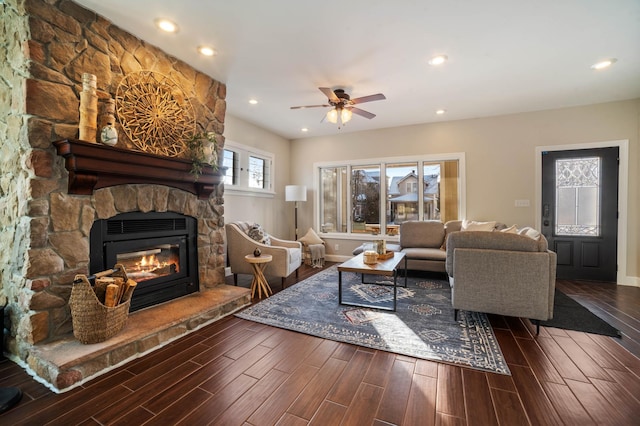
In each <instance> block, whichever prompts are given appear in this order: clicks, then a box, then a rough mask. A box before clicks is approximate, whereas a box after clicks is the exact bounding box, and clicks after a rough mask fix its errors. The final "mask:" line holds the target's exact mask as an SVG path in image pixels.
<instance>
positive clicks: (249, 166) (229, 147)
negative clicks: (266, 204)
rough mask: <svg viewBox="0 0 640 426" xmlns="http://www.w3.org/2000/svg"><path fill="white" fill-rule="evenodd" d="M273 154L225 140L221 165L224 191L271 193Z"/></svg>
mask: <svg viewBox="0 0 640 426" xmlns="http://www.w3.org/2000/svg"><path fill="white" fill-rule="evenodd" d="M273 162H274V156H273V154H271V153H269V152H266V151H261V150H258V149H256V148H253V147H249V146H244V145H240V144H237V143H234V142H230V141H227V142H226V143H225V147H224V152H223V159H222V166H223V167H226V170H225V176H224V183H225V190H226V191H231V192H233V191H246V192H249V191H250V192H254V193H256V192H257V193H268V194H273Z"/></svg>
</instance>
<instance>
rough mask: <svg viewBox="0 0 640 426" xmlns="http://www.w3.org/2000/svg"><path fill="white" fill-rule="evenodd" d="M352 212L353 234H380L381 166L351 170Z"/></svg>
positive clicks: (360, 167)
mask: <svg viewBox="0 0 640 426" xmlns="http://www.w3.org/2000/svg"><path fill="white" fill-rule="evenodd" d="M351 212H352V213H351V221H352V223H351V231H352V232H355V233H365V232H366V233H379V232H380V216H381V215H380V166H378V165H374V166H357V167H353V168H352V169H351ZM376 230H377V232H376Z"/></svg>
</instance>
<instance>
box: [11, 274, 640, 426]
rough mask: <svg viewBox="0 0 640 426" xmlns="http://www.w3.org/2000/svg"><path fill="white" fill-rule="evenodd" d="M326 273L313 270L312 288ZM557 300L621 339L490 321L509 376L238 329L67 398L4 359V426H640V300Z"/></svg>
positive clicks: (261, 329)
mask: <svg viewBox="0 0 640 426" xmlns="http://www.w3.org/2000/svg"><path fill="white" fill-rule="evenodd" d="M328 266H330V265H327V267H328ZM318 271H319V270H318V269H312V268H310V267H305V266H303V267H302V268H301V270H300V279H304V278H306V277H308V276H311V275H313V274H314V273H316V272H318ZM249 279H250V277H248V276H246V277H245V276H241V280H240V285H244V286H248V283H249ZM231 282H232V280H231V277H229V283H231ZM294 282H295V277H290V278H289V279H288V280H287V282H286V285H292V284H293V283H294ZM271 286H272V288H273V290H274V291H278V290H280V280H279V279H275V280H273V281H272V282H271ZM558 288H560V289H561V290H563V291H565V292H566V293H568V294H570V295H571V296H573V297H575V298H576V299H577V300H579V301H580V302H581V303H583V304H585V305H587V306H588V307H589V308H590V309H592V310H593V311H594V312H596V313H598V315H601V316H602V317H603V318H605V319H606V320H607V321H609V322H610V323H611V324H612V325H614V326H616V327H618V329H620V330H621V331H622V333H623V337H622V339H614V338H610V337H603V336H598V335H592V334H586V333H579V332H573V331H565V330H559V329H553V328H544V327H543V328H542V329H541V331H540V335H539V336H537V337H536V336H535V335H534V334H535V328H534V327H533V326H532V325H531V324H530V323H529V322H528V321H526V320H522V319H519V318H509V317H501V316H491V322H492V325H493V326H494V330H495V332H496V335H497V337H498V339H499V343H500V346H501V348H502V350H503V353H504V355H505V357H506V359H507V361H508V364H509V368H510V369H511V372H512V376H504V375H498V374H492V373H485V372H481V371H477V370H472V369H469V368H463V367H457V366H453V365H448V364H441V363H436V362H431V361H425V360H419V359H415V358H411V357H407V356H401V355H394V354H390V353H387V352H382V351H376V350H371V349H367V348H361V347H358V346H353V345H349V344H343V343H337V342H333V341H330V340H324V339H320V338H317V337H312V336H307V335H304V334H300V333H296V332H291V331H287V330H281V329H278V328H273V327H268V326H264V325H260V324H256V323H253V322H250V321H245V320H241V319H238V318H235V317H227V318H225V319H223V320H220V321H218V322H216V323H214V324H211V325H209V326H207V327H205V328H202V329H200V330H198V331H197V332H195V333H193V334H191V335H189V336H186V337H183V338H181V339H179V340H176V341H174V342H173V343H171V344H170V345H168V346H165V347H164V348H162V349H160V350H158V351H156V352H153V353H151V354H149V355H147V356H145V357H143V358H140V359H137V360H135V361H133V362H130V363H128V364H127V365H124V366H122V367H120V368H118V369H116V370H114V371H112V372H111V373H109V374H106V375H104V376H102V377H99V378H97V379H95V380H93V381H91V382H88V383H86V384H84V385H83V386H81V387H79V388H76V389H74V390H72V391H69V392H67V393H64V394H54V393H52V392H51V391H49V390H48V389H47V388H46V387H44V386H43V385H41V384H40V383H38V382H36V381H35V380H33V379H32V378H31V377H29V376H28V375H27V373H25V372H24V370H22V369H21V368H20V367H19V366H17V365H16V364H14V363H13V362H10V361H5V362H3V363H1V364H0V386H17V387H19V388H21V389H22V391H23V392H24V396H23V399H22V401H21V402H20V404H19V405H17V406H16V407H14V408H13V409H11V410H9V411H8V412H6V413H4V414H2V415H0V424H1V425H22V424H25V425H44V424H54V425H72V424H83V425H102V424H114V425H118V424H126V425H139V424H145V425H155V424H158V425H168V424H177V425H202V424H216V425H218V424H219V425H247V426H248V425H274V424H278V425H322V426H326V425H358V426H360V425H375V426H388V425H431V424H438V425H560V424H567V425H571V424H580V425H591V424H598V425H632V424H638V417H639V416H640V358H639V356H640V288H632V287H619V286H615V285H612V284H604V283H584V282H573V281H560V282H558Z"/></svg>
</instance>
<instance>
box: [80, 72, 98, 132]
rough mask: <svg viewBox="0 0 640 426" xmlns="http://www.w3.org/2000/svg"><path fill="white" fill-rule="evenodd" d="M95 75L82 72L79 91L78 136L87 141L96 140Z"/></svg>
mask: <svg viewBox="0 0 640 426" xmlns="http://www.w3.org/2000/svg"><path fill="white" fill-rule="evenodd" d="M96 89H97V79H96V76H95V75H93V74H89V73H84V74H82V92H80V122H79V124H78V137H79V138H80V140H83V141H87V142H94V143H95V142H96V132H97V130H98V94H97V93H96Z"/></svg>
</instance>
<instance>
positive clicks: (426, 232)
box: [400, 220, 444, 249]
mask: <svg viewBox="0 0 640 426" xmlns="http://www.w3.org/2000/svg"><path fill="white" fill-rule="evenodd" d="M443 241H444V224H443V223H442V222H440V221H439V220H425V221H407V222H403V223H402V224H401V225H400V246H401V247H402V248H405V247H411V248H418V247H426V248H436V249H440V246H442V242H443Z"/></svg>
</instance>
